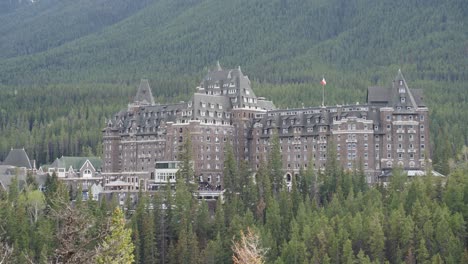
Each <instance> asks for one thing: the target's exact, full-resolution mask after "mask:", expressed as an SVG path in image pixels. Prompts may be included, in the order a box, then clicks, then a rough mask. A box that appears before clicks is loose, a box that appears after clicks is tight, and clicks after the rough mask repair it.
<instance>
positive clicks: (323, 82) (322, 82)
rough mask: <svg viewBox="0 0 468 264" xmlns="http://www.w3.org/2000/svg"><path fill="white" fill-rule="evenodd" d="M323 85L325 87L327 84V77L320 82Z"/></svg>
mask: <svg viewBox="0 0 468 264" xmlns="http://www.w3.org/2000/svg"><path fill="white" fill-rule="evenodd" d="M320 84H321V85H323V86H325V85H326V84H327V81H325V77H323V78H322V81H321V82H320Z"/></svg>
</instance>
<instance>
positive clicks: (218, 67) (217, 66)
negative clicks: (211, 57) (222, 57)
mask: <svg viewBox="0 0 468 264" xmlns="http://www.w3.org/2000/svg"><path fill="white" fill-rule="evenodd" d="M216 70H217V71H222V70H223V68H221V64H219V61H216Z"/></svg>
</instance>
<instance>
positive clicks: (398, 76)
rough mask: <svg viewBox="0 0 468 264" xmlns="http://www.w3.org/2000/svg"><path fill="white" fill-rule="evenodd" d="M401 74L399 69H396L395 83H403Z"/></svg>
mask: <svg viewBox="0 0 468 264" xmlns="http://www.w3.org/2000/svg"><path fill="white" fill-rule="evenodd" d="M404 80H405V78H403V74H402V73H401V69H398V73H397V76H396V77H395V81H404Z"/></svg>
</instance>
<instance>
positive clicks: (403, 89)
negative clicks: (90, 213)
mask: <svg viewBox="0 0 468 264" xmlns="http://www.w3.org/2000/svg"><path fill="white" fill-rule="evenodd" d="M398 92H399V93H401V94H402V93H405V92H406V90H405V87H400V88H398Z"/></svg>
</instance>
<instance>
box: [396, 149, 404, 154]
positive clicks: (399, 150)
mask: <svg viewBox="0 0 468 264" xmlns="http://www.w3.org/2000/svg"><path fill="white" fill-rule="evenodd" d="M397 153H405V150H404V149H397Z"/></svg>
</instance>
